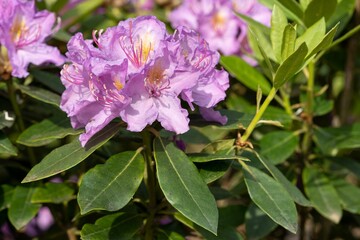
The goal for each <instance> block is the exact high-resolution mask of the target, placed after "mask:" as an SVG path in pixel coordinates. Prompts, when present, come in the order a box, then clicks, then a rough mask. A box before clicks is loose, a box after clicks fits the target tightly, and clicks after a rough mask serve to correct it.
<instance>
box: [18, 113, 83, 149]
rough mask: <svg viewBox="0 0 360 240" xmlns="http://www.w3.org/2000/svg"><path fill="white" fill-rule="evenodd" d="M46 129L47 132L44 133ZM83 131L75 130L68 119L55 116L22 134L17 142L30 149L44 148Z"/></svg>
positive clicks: (34, 125) (36, 124)
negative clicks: (57, 140)
mask: <svg viewBox="0 0 360 240" xmlns="http://www.w3.org/2000/svg"><path fill="white" fill-rule="evenodd" d="M44 129H46V131H44ZM82 131H83V130H74V129H73V128H72V127H71V125H70V121H69V119H68V118H67V117H65V116H64V117H59V116H55V117H52V118H49V119H45V120H43V121H41V122H40V123H35V124H33V125H32V126H30V127H29V128H27V129H26V130H25V131H24V132H22V133H21V134H20V136H19V137H18V139H17V142H18V143H20V144H22V145H25V146H30V147H39V146H44V145H46V144H49V143H51V142H53V141H54V140H56V139H61V138H64V137H66V136H68V135H76V134H79V133H81V132H82Z"/></svg>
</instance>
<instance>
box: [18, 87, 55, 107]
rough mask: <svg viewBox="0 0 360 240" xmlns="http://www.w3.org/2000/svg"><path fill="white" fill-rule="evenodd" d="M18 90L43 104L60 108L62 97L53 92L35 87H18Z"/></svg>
mask: <svg viewBox="0 0 360 240" xmlns="http://www.w3.org/2000/svg"><path fill="white" fill-rule="evenodd" d="M18 88H19V89H20V90H21V91H22V92H23V93H25V94H26V95H29V96H30V97H32V98H35V99H37V100H39V101H41V102H45V103H48V104H51V105H54V106H56V107H59V106H60V96H59V95H57V94H55V93H53V92H50V91H48V90H45V89H43V88H39V87H34V86H24V85H18Z"/></svg>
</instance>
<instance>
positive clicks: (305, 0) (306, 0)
mask: <svg viewBox="0 0 360 240" xmlns="http://www.w3.org/2000/svg"><path fill="white" fill-rule="evenodd" d="M311 1H312V0H300V5H301V7H302V8H303V9H306V8H307V6H308V5H309V3H310V2H311Z"/></svg>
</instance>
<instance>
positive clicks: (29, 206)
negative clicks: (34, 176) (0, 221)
mask: <svg viewBox="0 0 360 240" xmlns="http://www.w3.org/2000/svg"><path fill="white" fill-rule="evenodd" d="M34 191H35V187H34V185H33V184H26V185H24V184H23V185H19V186H17V187H16V188H15V190H14V193H13V196H12V199H11V203H10V207H9V211H8V217H9V220H10V222H11V224H12V225H13V226H14V227H15V228H16V229H17V230H19V229H20V228H22V227H24V226H25V225H26V224H28V223H29V222H30V220H31V219H32V218H33V217H35V215H36V214H37V212H38V211H39V209H40V206H41V205H40V204H33V203H31V196H32V194H33V192H34Z"/></svg>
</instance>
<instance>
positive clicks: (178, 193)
mask: <svg viewBox="0 0 360 240" xmlns="http://www.w3.org/2000/svg"><path fill="white" fill-rule="evenodd" d="M154 149H155V154H154V155H155V161H156V170H157V177H158V180H159V185H160V187H161V189H162V191H163V193H164V195H165V197H166V199H167V200H168V201H169V203H170V204H171V205H172V206H174V207H175V208H176V209H177V210H178V211H179V212H180V213H182V214H183V215H185V217H187V218H188V219H190V220H191V221H193V222H195V223H196V224H198V225H199V226H201V227H203V228H205V229H207V230H209V231H211V232H213V233H215V234H216V231H217V225H218V210H217V207H216V202H215V199H214V196H213V195H212V194H211V192H210V190H209V188H208V187H207V186H206V184H205V182H204V181H203V180H202V178H201V177H200V175H199V173H198V171H197V169H196V167H195V165H194V164H193V163H192V162H191V161H190V160H189V159H188V158H187V156H186V154H185V153H184V152H182V151H181V150H179V149H178V148H176V147H175V146H174V144H172V143H170V144H166V145H165V144H164V143H163V142H162V140H161V139H160V138H156V139H155V143H154Z"/></svg>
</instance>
